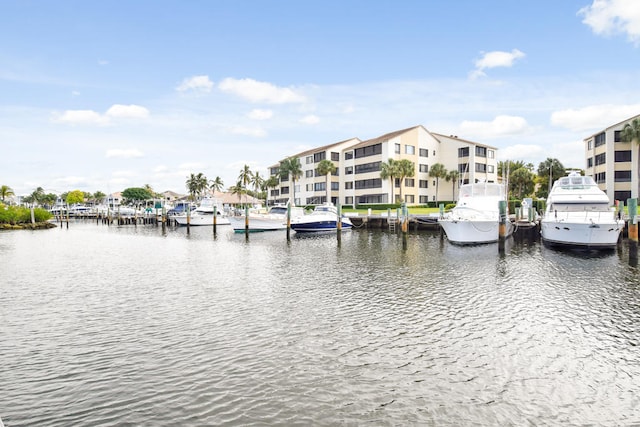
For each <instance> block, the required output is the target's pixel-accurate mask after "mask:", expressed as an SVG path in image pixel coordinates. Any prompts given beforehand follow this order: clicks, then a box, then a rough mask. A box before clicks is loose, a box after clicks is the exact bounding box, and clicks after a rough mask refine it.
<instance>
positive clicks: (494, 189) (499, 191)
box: [459, 183, 504, 198]
mask: <svg viewBox="0 0 640 427" xmlns="http://www.w3.org/2000/svg"><path fill="white" fill-rule="evenodd" d="M503 189H504V187H503V186H501V185H500V184H485V183H478V184H468V185H463V186H462V187H460V195H459V197H461V198H463V197H503V195H504V192H503V191H504V190H503Z"/></svg>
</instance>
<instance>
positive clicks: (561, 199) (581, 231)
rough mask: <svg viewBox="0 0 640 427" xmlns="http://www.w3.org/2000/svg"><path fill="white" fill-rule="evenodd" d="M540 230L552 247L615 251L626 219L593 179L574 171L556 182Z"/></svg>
mask: <svg viewBox="0 0 640 427" xmlns="http://www.w3.org/2000/svg"><path fill="white" fill-rule="evenodd" d="M540 227H541V229H540V232H541V236H542V242H543V243H545V244H547V245H550V246H553V245H563V246H574V247H583V248H613V247H615V246H616V244H617V243H618V238H619V237H620V233H621V232H622V230H623V229H624V220H622V219H620V218H618V217H617V216H616V212H615V208H613V207H610V203H609V197H608V196H607V195H606V194H605V192H604V191H602V190H600V188H598V184H596V183H595V181H594V180H593V178H591V177H590V176H581V175H580V174H579V173H578V172H571V173H570V174H569V176H565V177H562V178H560V179H558V180H557V181H556V182H554V184H553V188H552V189H551V192H550V193H549V196H548V198H547V206H546V208H545V212H544V215H543V217H542V220H541V221H540Z"/></svg>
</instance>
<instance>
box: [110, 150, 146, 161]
mask: <svg viewBox="0 0 640 427" xmlns="http://www.w3.org/2000/svg"><path fill="white" fill-rule="evenodd" d="M143 156H144V155H143V154H142V152H141V151H140V150H137V149H135V148H130V149H127V150H122V149H112V150H107V153H106V157H108V158H111V157H116V158H121V159H131V158H135V157H143Z"/></svg>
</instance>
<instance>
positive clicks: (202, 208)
mask: <svg viewBox="0 0 640 427" xmlns="http://www.w3.org/2000/svg"><path fill="white" fill-rule="evenodd" d="M214 208H215V211H216V225H229V218H227V216H226V215H224V212H223V211H224V207H223V206H222V203H220V202H219V201H218V200H217V199H214V198H211V197H205V198H204V199H202V200H201V201H200V204H199V205H198V207H197V208H196V209H195V210H194V211H193V212H183V213H181V214H178V215H174V216H173V219H174V220H175V221H176V222H177V223H178V224H179V225H187V221H188V224H189V225H211V226H212V225H213V211H214Z"/></svg>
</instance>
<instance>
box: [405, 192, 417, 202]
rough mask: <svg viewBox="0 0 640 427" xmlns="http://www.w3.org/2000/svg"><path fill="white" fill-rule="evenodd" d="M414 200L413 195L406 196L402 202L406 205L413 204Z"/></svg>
mask: <svg viewBox="0 0 640 427" xmlns="http://www.w3.org/2000/svg"><path fill="white" fill-rule="evenodd" d="M415 200H416V196H414V195H413V194H406V195H405V196H404V201H405V202H407V203H415Z"/></svg>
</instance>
